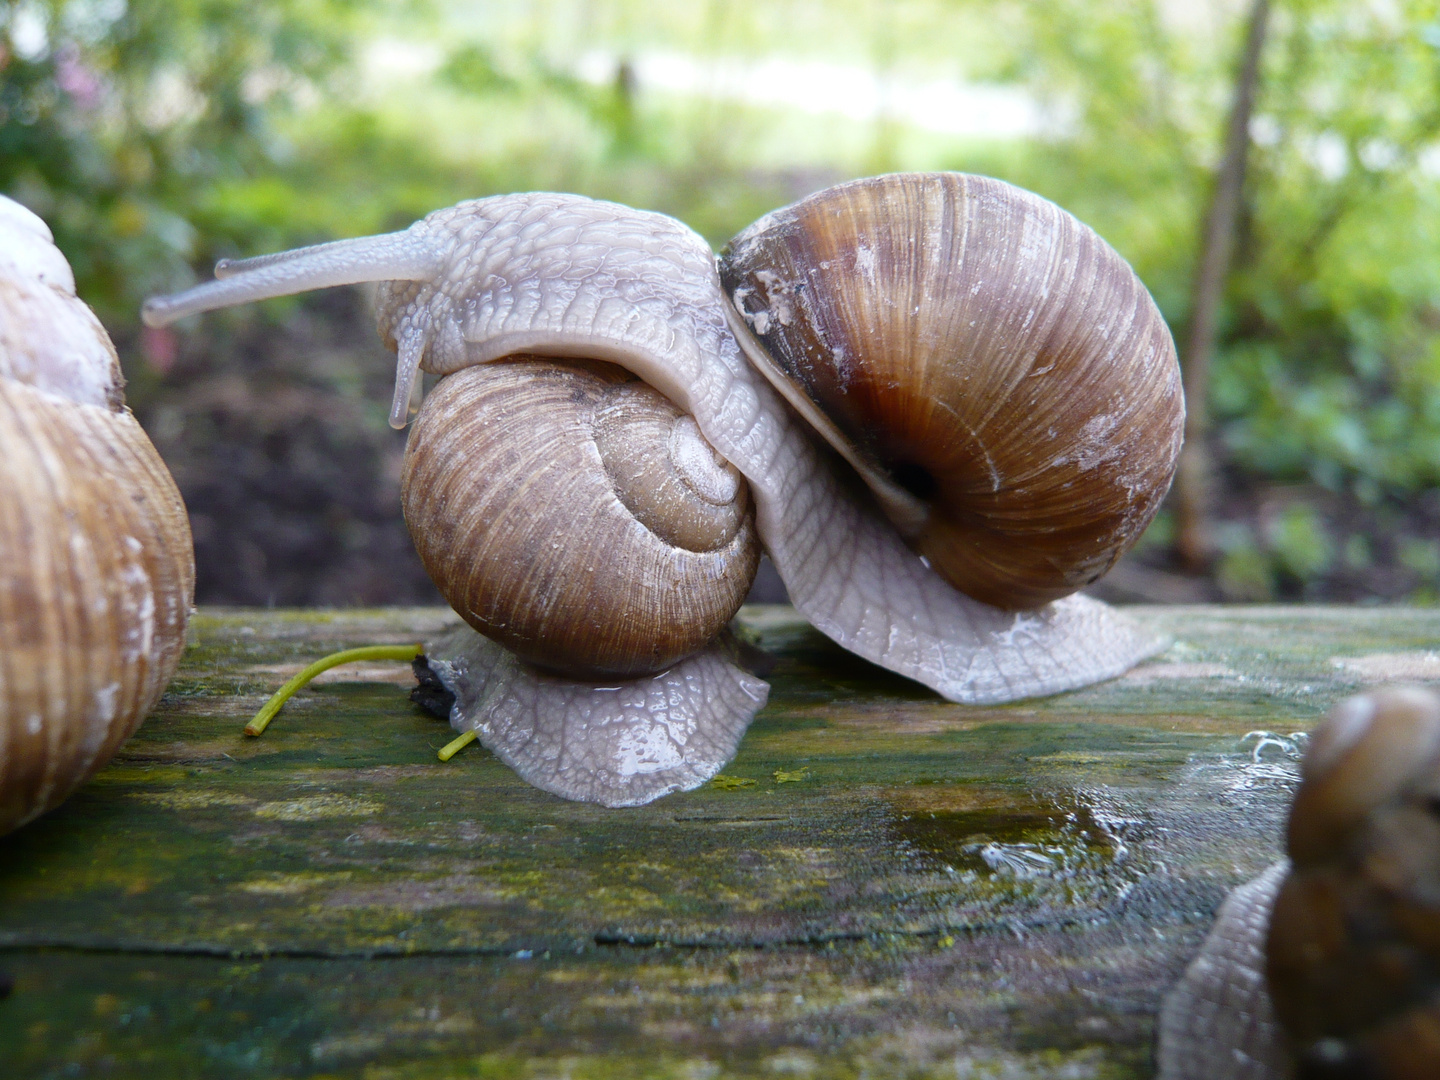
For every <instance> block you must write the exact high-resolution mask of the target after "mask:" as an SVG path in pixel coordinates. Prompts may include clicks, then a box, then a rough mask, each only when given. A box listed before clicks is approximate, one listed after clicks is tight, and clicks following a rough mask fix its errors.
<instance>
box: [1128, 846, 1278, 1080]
mask: <svg viewBox="0 0 1440 1080" xmlns="http://www.w3.org/2000/svg"><path fill="white" fill-rule="evenodd" d="M1289 868H1290V864H1289V862H1288V861H1282V862H1278V863H1276V864H1275V865H1273V866H1271V867H1270V868H1269V869H1268V870H1266V871H1265V872H1264V873H1263V874H1261V875H1260V876H1259V877H1257V878H1255V879H1254V880H1252V881H1248V882H1246V883H1245V884H1244V885H1241V886H1240V887H1239V888H1237V889H1235V890H1234V891H1233V892H1231V894H1230V895H1229V896H1228V897H1226V899H1225V902H1224V903H1223V904H1222V905H1221V906H1220V910H1219V911H1217V912H1216V913H1215V925H1214V928H1213V929H1212V930H1211V931H1210V934H1209V935H1208V936H1207V937H1206V938H1205V942H1204V944H1203V945H1201V946H1200V952H1199V953H1198V954H1197V955H1196V957H1195V959H1194V960H1192V961H1191V962H1190V965H1189V967H1187V968H1186V969H1185V975H1184V977H1183V978H1182V979H1181V980H1180V982H1179V983H1178V984H1177V985H1176V987H1175V989H1174V990H1172V991H1171V992H1170V994H1169V995H1168V996H1167V997H1166V999H1165V1003H1164V1006H1163V1007H1162V1008H1161V1010H1160V1020H1159V1026H1158V1049H1157V1052H1156V1067H1157V1071H1156V1080H1288V1078H1289V1077H1290V1076H1291V1075H1292V1074H1293V1067H1292V1064H1291V1061H1290V1054H1289V1048H1288V1047H1287V1046H1286V1044H1285V1039H1284V1035H1283V1033H1282V1032H1281V1031H1280V1028H1279V1026H1278V1025H1277V1023H1276V1021H1275V1009H1274V1006H1273V1005H1272V1004H1271V1001H1270V994H1269V991H1268V989H1267V988H1266V985H1265V931H1266V928H1267V927H1268V926H1269V924H1270V909H1271V907H1272V906H1273V905H1274V903H1275V894H1276V893H1277V892H1278V891H1279V889H1280V885H1281V882H1283V881H1284V880H1285V875H1286V873H1287V872H1288V871H1289Z"/></svg>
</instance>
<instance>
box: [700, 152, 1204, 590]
mask: <svg viewBox="0 0 1440 1080" xmlns="http://www.w3.org/2000/svg"><path fill="white" fill-rule="evenodd" d="M720 276H721V281H722V284H723V286H724V289H725V292H726V295H727V296H728V297H729V298H730V300H731V302H732V303H733V305H734V309H735V312H737V313H738V315H739V316H740V317H739V318H732V325H733V327H734V329H735V331H736V335H737V337H739V338H740V339H741V344H742V346H744V347H745V348H746V352H747V355H749V356H750V357H751V359H752V361H754V362H755V363H756V365H757V366H758V367H760V368H761V370H762V371H764V372H765V374H766V375H767V376H768V377H769V378H770V379H771V381H772V382H773V383H774V384H775V385H776V387H777V389H779V390H780V391H781V393H782V394H784V395H785V396H786V397H787V399H788V400H789V401H790V402H791V404H792V405H794V406H795V407H796V408H797V410H798V411H799V412H800V413H801V414H802V415H803V416H805V418H806V419H807V420H810V421H811V423H812V424H813V425H814V426H815V427H816V428H817V430H819V431H820V433H821V434H822V435H824V436H825V437H826V439H827V440H828V441H830V442H831V444H832V445H834V446H835V447H836V448H837V449H838V450H840V452H841V453H842V454H843V455H844V456H846V457H847V459H848V460H850V461H851V463H852V464H853V465H855V466H856V467H857V468H858V469H859V471H860V472H861V475H862V476H863V477H864V478H865V479H866V481H867V483H869V485H870V486H871V488H872V490H873V491H874V492H875V494H876V495H877V497H878V498H879V501H880V502H881V504H882V506H883V507H884V508H885V510H886V512H887V514H888V515H889V516H890V517H891V519H892V520H893V521H894V522H895V524H896V525H897V527H898V528H899V529H900V531H901V533H902V534H904V535H905V536H906V537H907V539H908V540H909V542H910V543H911V545H912V546H913V547H914V548H915V549H916V550H917V551H919V552H920V554H922V555H924V556H925V557H926V558H927V559H928V560H929V562H930V564H931V565H932V566H933V567H934V568H935V569H936V570H937V571H938V572H939V573H940V574H941V576H943V577H944V578H946V580H948V581H949V582H950V583H951V584H952V585H954V586H955V587H956V588H957V589H959V590H960V591H961V592H963V593H966V594H967V595H969V596H972V597H974V598H975V599H978V600H982V601H984V602H986V603H989V604H993V605H996V606H999V607H1006V608H1034V607H1039V606H1041V605H1043V604H1045V603H1047V602H1049V601H1051V600H1054V599H1057V598H1059V597H1062V596H1065V595H1067V594H1069V593H1072V592H1074V591H1076V590H1077V589H1080V588H1082V587H1084V586H1085V585H1088V584H1090V583H1091V582H1093V581H1095V580H1096V579H1097V578H1099V577H1100V576H1101V575H1102V574H1104V573H1105V572H1106V571H1107V570H1108V569H1109V568H1110V567H1111V566H1112V565H1113V564H1114V562H1115V560H1116V559H1118V558H1119V557H1120V555H1121V554H1122V553H1123V552H1124V551H1125V550H1126V549H1127V548H1129V546H1130V545H1131V544H1133V543H1134V542H1135V540H1136V539H1138V538H1139V536H1140V534H1141V532H1143V531H1144V529H1145V526H1146V525H1147V524H1149V522H1150V519H1151V518H1152V517H1153V516H1154V514H1155V511H1156V510H1157V509H1158V508H1159V505H1160V501H1161V499H1162V498H1163V497H1164V495H1165V492H1166V491H1167V490H1168V488H1169V486H1170V480H1171V477H1172V476H1173V474H1174V470H1175V463H1176V459H1177V456H1178V453H1179V449H1180V442H1181V434H1182V428H1183V424H1184V405H1183V401H1182V395H1181V388H1180V375H1179V367H1178V364H1177V362H1176V357H1175V348H1174V343H1173V341H1172V340H1171V337H1170V332H1169V330H1168V329H1167V327H1166V325H1165V321H1164V319H1163V318H1162V317H1161V315H1160V312H1159V310H1158V309H1157V308H1156V306H1155V303H1154V301H1153V300H1152V299H1151V297H1150V294H1149V293H1148V292H1147V291H1146V290H1145V287H1144V286H1143V285H1142V284H1141V283H1140V281H1139V279H1138V278H1137V277H1136V276H1135V273H1134V271H1133V270H1131V268H1130V266H1129V265H1128V264H1127V263H1126V262H1125V261H1124V260H1123V259H1122V258H1121V257H1120V256H1119V255H1117V254H1116V253H1115V251H1114V250H1113V249H1112V248H1111V247H1110V246H1109V245H1107V244H1106V243H1105V242H1104V241H1103V240H1102V239H1101V238H1100V237H1099V236H1098V235H1096V233H1095V232H1094V231H1093V230H1091V229H1090V228H1088V227H1087V226H1085V225H1083V224H1081V223H1080V222H1079V221H1077V220H1076V219H1075V218H1073V217H1072V216H1070V215H1069V214H1067V213H1066V212H1065V211H1063V210H1061V209H1060V208H1059V207H1057V206H1055V205H1054V204H1053V203H1050V202H1048V201H1047V200H1045V199H1042V198H1040V197H1039V196H1037V195H1033V194H1031V193H1029V192H1026V191H1023V190H1021V189H1019V188H1016V187H1013V186H1011V185H1009V184H1006V183H1003V182H1001V181H998V180H992V179H988V178H986V177H979V176H969V175H964V174H960V173H911V174H896V175H891V176H879V177H874V178H871V179H867V180H857V181H854V182H851V183H847V184H841V185H839V186H838V187H833V188H830V189H827V190H825V191H822V192H819V193H818V194H815V195H812V196H810V197H809V198H806V199H803V200H802V201H800V202H798V203H796V204H795V205H793V206H790V207H786V208H785V209H782V210H777V211H775V212H774V213H771V214H768V215H767V216H765V217H764V218H762V219H761V220H760V221H758V222H756V223H755V224H754V225H752V226H751V227H750V228H749V229H747V230H745V231H744V232H742V233H741V234H740V235H739V236H737V237H736V238H735V239H734V240H732V241H731V242H730V244H729V246H728V247H727V248H726V250H725V251H724V252H722V254H721V259H720ZM757 343H758V347H757Z"/></svg>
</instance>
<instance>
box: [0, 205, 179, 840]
mask: <svg viewBox="0 0 1440 1080" xmlns="http://www.w3.org/2000/svg"><path fill="white" fill-rule="evenodd" d="M122 385H123V382H122V379H121V376H120V366H119V361H118V359H117V357H116V354H115V348H114V346H113V345H112V344H111V343H110V339H109V337H107V336H106V334H105V331H104V329H103V328H102V327H101V325H100V322H99V320H98V319H96V318H95V315H94V314H93V313H92V312H91V310H90V309H89V308H88V307H87V306H86V305H85V304H84V303H83V302H82V301H81V300H79V299H78V298H77V297H76V295H75V279H74V276H73V275H72V273H71V271H70V267H69V265H68V264H67V263H66V261H65V258H64V256H63V255H61V254H60V252H59V250H58V249H56V247H55V246H54V243H53V241H52V238H51V235H50V230H49V229H48V228H47V227H46V226H45V223H44V222H43V221H41V220H40V218H38V217H37V216H35V215H34V214H33V213H31V212H30V211H29V210H27V209H26V208H24V207H23V206H21V205H20V204H19V203H16V202H13V201H12V200H10V199H7V198H5V197H3V196H0V554H3V559H0V832H8V831H9V830H11V829H15V828H18V827H19V826H21V825H24V824H25V823H26V822H28V821H30V820H32V819H34V818H36V817H38V816H39V815H40V814H43V813H45V812H46V811H47V810H50V809H52V808H54V807H55V806H58V805H59V804H60V802H61V801H63V800H64V799H65V798H66V797H67V796H68V795H70V793H71V792H72V791H74V790H75V788H77V787H78V786H79V785H80V784H81V783H83V782H84V781H85V780H86V779H87V778H88V777H89V776H91V775H92V774H93V773H94V772H95V771H96V770H97V769H99V768H100V767H101V766H102V765H103V764H104V763H105V762H106V761H108V760H109V759H110V758H111V757H112V756H113V755H114V753H115V752H116V750H118V749H119V748H120V745H121V744H122V743H123V742H124V741H125V740H126V739H127V738H129V736H130V735H131V734H132V733H133V732H134V730H135V729H136V728H137V727H138V726H139V724H140V722H141V721H142V720H143V719H144V718H145V716H146V715H147V714H148V713H149V712H150V710H151V709H152V708H153V707H154V705H155V703H156V702H157V701H158V700H159V698H160V695H161V693H162V692H163V691H164V689H165V686H166V684H167V683H168V682H169V681H170V677H171V676H172V675H173V674H174V671H175V667H176V665H177V664H178V662H179V660H180V656H181V653H182V652H183V650H184V645H185V628H186V622H187V620H188V618H189V614H190V607H191V602H192V600H193V596H194V584H195V561H194V555H193V552H192V547H191V542H190V526H189V522H188V519H187V518H186V515H185V506H184V504H183V503H182V502H181V499H180V493H179V491H178V490H177V489H176V487H175V483H174V481H173V480H172V479H171V477H170V474H169V472H168V471H167V470H166V468H165V466H164V464H163V463H162V462H161V460H160V456H159V455H158V454H157V453H156V452H155V448H154V447H153V446H152V445H151V444H150V441H149V439H147V438H146V437H145V433H144V432H143V431H142V430H141V428H140V425H139V424H138V423H137V422H136V420H135V418H134V416H132V415H131V414H130V412H129V410H127V409H126V408H125V405H124V395H123V393H122V392H121V386H122Z"/></svg>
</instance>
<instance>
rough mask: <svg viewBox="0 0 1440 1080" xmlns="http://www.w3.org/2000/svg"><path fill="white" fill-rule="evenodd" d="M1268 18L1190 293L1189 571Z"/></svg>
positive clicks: (1204, 530)
mask: <svg viewBox="0 0 1440 1080" xmlns="http://www.w3.org/2000/svg"><path fill="white" fill-rule="evenodd" d="M1269 17H1270V0H1254V3H1253V4H1252V6H1251V8H1250V17H1249V28H1248V30H1247V31H1246V35H1245V54H1244V56H1243V57H1242V59H1241V62H1240V70H1239V72H1238V73H1237V74H1236V77H1235V99H1234V102H1233V104H1232V105H1231V107H1230V127H1229V130H1228V132H1227V133H1226V136H1225V157H1224V158H1223V159H1222V160H1221V162H1220V172H1219V175H1218V176H1217V177H1216V179H1215V195H1214V198H1213V199H1212V201H1211V203H1210V212H1209V214H1208V215H1206V219H1205V236H1204V240H1203V242H1202V247H1201V249H1200V265H1199V267H1198V268H1197V270H1196V273H1195V288H1194V291H1193V293H1192V294H1191V305H1190V333H1189V337H1188V339H1187V340H1186V343H1185V351H1184V353H1183V355H1182V357H1181V367H1182V371H1183V374H1184V379H1185V408H1186V417H1185V448H1184V450H1182V451H1181V454H1180V467H1179V470H1178V471H1177V473H1176V475H1175V510H1176V535H1175V550H1176V553H1177V554H1178V555H1179V557H1180V561H1181V563H1182V564H1183V565H1184V566H1185V567H1186V568H1187V569H1190V570H1196V571H1199V570H1203V569H1205V567H1206V566H1207V565H1208V564H1209V562H1210V559H1211V555H1212V551H1213V542H1212V539H1211V536H1210V506H1209V494H1210V453H1209V447H1208V445H1207V441H1208V437H1209V428H1210V406H1209V390H1210V357H1211V355H1212V353H1213V352H1214V350H1215V319H1216V315H1217V313H1218V311H1219V307H1220V297H1221V295H1222V294H1223V293H1224V290H1225V279H1226V276H1227V275H1228V273H1229V269H1230V254H1231V251H1232V250H1233V248H1234V246H1235V223H1236V220H1237V218H1238V217H1239V212H1240V191H1241V188H1242V187H1243V186H1244V183H1245V164H1246V158H1247V157H1248V155H1249V150H1250V114H1251V112H1252V110H1253V109H1254V107H1255V90H1256V87H1257V85H1258V83H1259V81H1260V53H1261V51H1262V49H1263V48H1264V45H1265V29H1266V25H1267V23H1268V22H1269Z"/></svg>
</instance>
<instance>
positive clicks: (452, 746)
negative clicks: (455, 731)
mask: <svg viewBox="0 0 1440 1080" xmlns="http://www.w3.org/2000/svg"><path fill="white" fill-rule="evenodd" d="M479 737H480V736H479V735H477V734H476V733H475V732H473V731H467V732H465V733H464V734H463V735H461V736H460V737H459V738H457V739H451V740H450V741H449V742H448V743H446V744H445V745H444V746H442V747H441V748H440V760H441V761H449V760H450V759H451V758H452V757H454V756H455V755H456V754H458V753H459V752H460V751H461V750H464V749H465V747H467V746H469V745H470V744H471V743H472V742H474V741H475V740H476V739H478V738H479Z"/></svg>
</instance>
